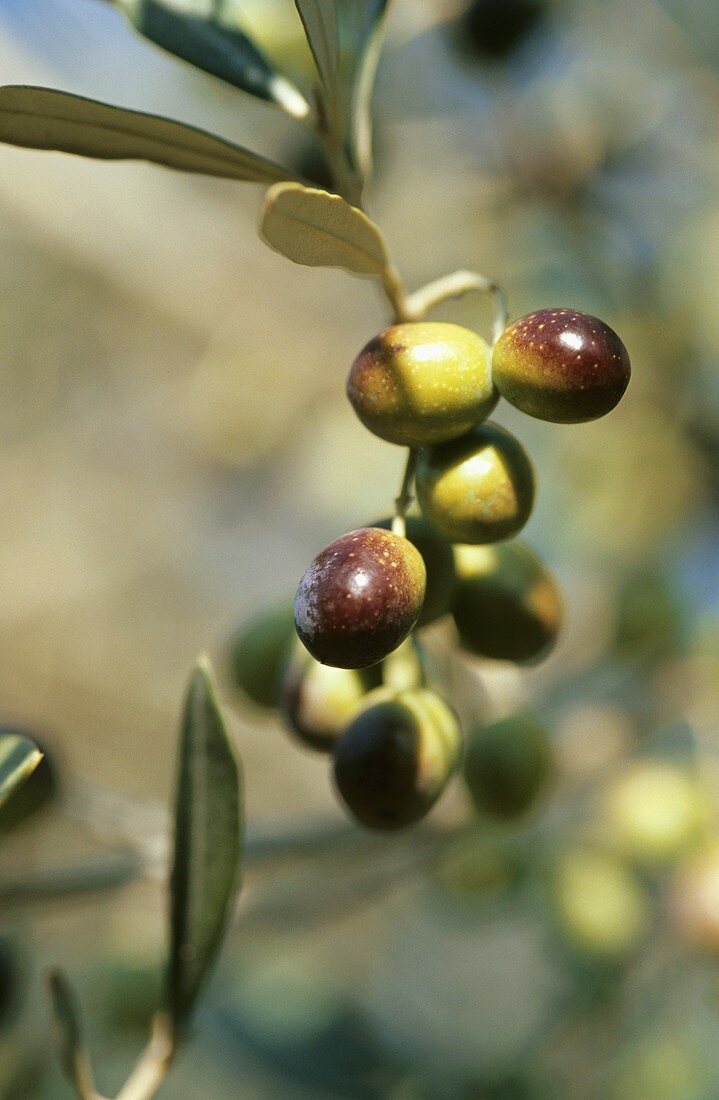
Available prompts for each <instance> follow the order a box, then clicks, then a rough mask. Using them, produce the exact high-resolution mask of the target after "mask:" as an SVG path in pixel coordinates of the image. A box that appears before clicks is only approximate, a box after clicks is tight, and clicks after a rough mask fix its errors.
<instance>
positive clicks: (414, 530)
mask: <svg viewBox="0 0 719 1100" xmlns="http://www.w3.org/2000/svg"><path fill="white" fill-rule="evenodd" d="M406 523H407V538H408V539H409V541H410V542H411V543H412V545H413V546H416V547H417V549H418V550H419V552H420V554H421V555H422V558H423V559H424V564H425V568H426V569H427V589H426V591H425V594H424V606H423V607H422V614H421V615H420V617H419V619H418V620H417V627H418V629H419V628H420V627H423V626H428V625H429V623H433V622H434V621H435V620H436V619H439V618H441V616H442V615H446V614H447V613H448V611H449V610H450V608H451V605H452V597H453V595H454V590H455V587H456V584H457V574H456V572H455V568H454V552H453V550H452V545H451V543H449V542H447V540H446V539H445V538H442V536H441V535H440V534H438V533H437V532H436V531H435V530H434V528H433V527H431V526H430V525H429V523H427V521H426V519H424V518H423V517H422V516H407V520H406ZM372 526H373V527H381V528H382V529H383V530H384V531H389V530H390V529H391V527H392V520H391V519H381V520H380V521H379V523H374V524H373V525H372Z"/></svg>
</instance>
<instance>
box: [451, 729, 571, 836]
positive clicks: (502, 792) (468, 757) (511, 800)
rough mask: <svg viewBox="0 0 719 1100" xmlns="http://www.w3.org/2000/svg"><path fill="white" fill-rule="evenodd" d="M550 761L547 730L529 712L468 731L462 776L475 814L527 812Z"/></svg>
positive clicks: (501, 815)
mask: <svg viewBox="0 0 719 1100" xmlns="http://www.w3.org/2000/svg"><path fill="white" fill-rule="evenodd" d="M552 764H553V754H552V747H551V742H550V738H549V734H548V733H547V731H546V730H545V729H544V727H543V726H542V725H540V723H539V722H537V721H536V720H535V719H534V718H533V717H532V716H531V715H529V714H513V715H512V716H511V717H509V718H503V719H502V720H501V721H499V722H492V723H490V724H489V725H477V726H474V728H472V729H471V730H470V731H469V733H468V734H467V743H466V749H465V754H464V766H463V775H464V781H465V783H466V785H467V789H468V791H469V793H470V796H471V798H472V802H473V803H474V805H475V808H476V809H477V810H478V811H479V812H480V813H486V814H491V815H492V816H494V817H499V818H514V817H519V816H520V815H521V814H523V813H526V811H527V810H529V809H530V807H531V806H532V805H533V804H534V803H535V801H536V800H537V798H538V797H539V795H540V794H541V792H542V790H543V789H544V788H545V787H546V785H547V782H548V780H549V778H550V776H551V774H552Z"/></svg>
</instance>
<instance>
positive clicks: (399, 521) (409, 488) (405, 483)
mask: <svg viewBox="0 0 719 1100" xmlns="http://www.w3.org/2000/svg"><path fill="white" fill-rule="evenodd" d="M416 468H417V450H416V448H414V447H410V448H409V449H408V451H407V462H406V464H405V468H404V474H403V475H402V484H401V485H400V487H399V493H398V495H397V496H396V497H395V502H394V516H393V517H392V534H394V535H400V536H401V537H402V538H406V535H407V509H408V508H409V506H410V504H411V503H412V501H413V500H414V491H413V487H414V474H415V470H416Z"/></svg>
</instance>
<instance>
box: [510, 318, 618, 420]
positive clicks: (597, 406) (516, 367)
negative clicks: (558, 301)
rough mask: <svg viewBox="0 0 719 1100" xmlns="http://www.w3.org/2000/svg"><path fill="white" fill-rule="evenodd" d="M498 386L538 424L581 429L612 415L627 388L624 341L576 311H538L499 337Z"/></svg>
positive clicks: (594, 319) (595, 320) (519, 321)
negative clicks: (543, 421) (583, 424)
mask: <svg viewBox="0 0 719 1100" xmlns="http://www.w3.org/2000/svg"><path fill="white" fill-rule="evenodd" d="M492 373H493V377H494V382H495V384H496V386H497V388H498V390H499V392H500V393H501V394H502V396H503V397H504V398H506V400H507V401H509V402H510V404H512V405H514V406H515V407H516V408H518V409H520V410H521V411H522V412H524V413H527V414H528V415H529V416H535V417H537V418H538V419H540V420H549V421H553V422H554V423H557V424H578V423H581V422H582V421H586V420H596V419H597V418H598V417H600V416H604V415H605V414H606V413H608V412H611V410H612V409H613V408H614V407H615V405H616V404H617V403H618V402H619V400H620V399H621V397H622V395H623V394H624V391H625V390H626V388H627V386H628V384H629V378H630V374H631V364H630V362H629V355H628V353H627V349H626V348H625V346H624V344H623V343H622V341H621V340H620V339H619V337H618V336H617V334H616V332H614V330H613V329H611V328H609V326H608V325H605V324H604V322H603V321H600V320H599V319H598V318H597V317H590V316H589V315H588V314H586V313H579V312H578V311H577V310H573V309H540V310H537V312H535V313H528V314H527V315H526V316H525V317H521V318H520V319H519V320H518V321H515V322H514V324H512V325H510V326H509V328H507V329H505V331H504V332H503V333H502V335H501V336H500V338H499V340H498V341H497V343H496V344H495V347H494V353H493V356H492Z"/></svg>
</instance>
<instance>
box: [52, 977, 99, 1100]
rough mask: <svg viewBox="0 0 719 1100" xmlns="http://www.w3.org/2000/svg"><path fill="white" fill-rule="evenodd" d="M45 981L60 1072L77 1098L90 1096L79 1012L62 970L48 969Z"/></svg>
mask: <svg viewBox="0 0 719 1100" xmlns="http://www.w3.org/2000/svg"><path fill="white" fill-rule="evenodd" d="M47 980H48V989H49V993H50V1004H51V1008H52V1016H53V1024H54V1030H55V1045H56V1047H57V1052H58V1056H59V1058H60V1065H61V1066H62V1071H63V1073H64V1074H65V1076H66V1077H67V1079H68V1081H69V1082H70V1084H71V1085H72V1086H73V1087H74V1089H75V1091H76V1093H77V1095H78V1096H80V1097H83V1098H84V1097H91V1096H94V1087H93V1083H92V1069H91V1066H90V1059H89V1057H88V1055H87V1051H86V1050H85V1047H84V1045H83V1039H82V1025H81V1022H80V1009H79V1006H78V1003H77V998H76V996H75V992H74V990H73V989H72V987H71V986H70V983H69V981H68V979H67V976H66V975H65V974H64V973H63V971H62V970H52V971H51V972H50V973H49V974H48V979H47Z"/></svg>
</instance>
